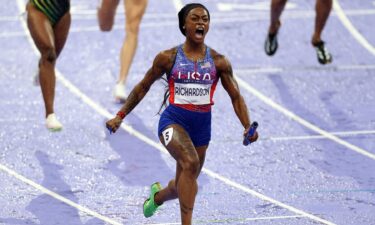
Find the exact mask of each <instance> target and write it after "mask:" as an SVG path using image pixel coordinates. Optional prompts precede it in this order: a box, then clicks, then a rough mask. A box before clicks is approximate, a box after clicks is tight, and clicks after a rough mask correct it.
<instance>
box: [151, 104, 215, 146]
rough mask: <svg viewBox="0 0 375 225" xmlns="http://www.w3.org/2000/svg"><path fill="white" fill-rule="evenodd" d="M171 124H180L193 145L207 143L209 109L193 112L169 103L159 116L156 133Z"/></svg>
mask: <svg viewBox="0 0 375 225" xmlns="http://www.w3.org/2000/svg"><path fill="white" fill-rule="evenodd" d="M171 124H178V125H180V126H182V127H183V128H184V129H185V130H186V132H187V133H188V134H189V136H190V138H191V140H192V141H193V144H194V146H195V147H199V146H203V145H208V144H209V142H210V140H211V111H210V112H194V111H190V110H186V109H183V108H181V107H178V106H175V105H172V104H170V105H169V106H168V107H167V108H166V109H165V110H164V112H163V113H162V114H161V116H160V120H159V127H158V135H159V136H160V135H162V132H163V130H164V129H165V128H166V127H167V126H169V125H171Z"/></svg>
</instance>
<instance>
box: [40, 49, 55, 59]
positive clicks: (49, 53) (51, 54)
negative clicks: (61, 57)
mask: <svg viewBox="0 0 375 225" xmlns="http://www.w3.org/2000/svg"><path fill="white" fill-rule="evenodd" d="M40 53H41V56H42V58H41V60H42V63H43V62H49V63H55V62H56V58H57V55H56V49H55V48H54V47H53V46H45V47H42V48H41V49H40Z"/></svg>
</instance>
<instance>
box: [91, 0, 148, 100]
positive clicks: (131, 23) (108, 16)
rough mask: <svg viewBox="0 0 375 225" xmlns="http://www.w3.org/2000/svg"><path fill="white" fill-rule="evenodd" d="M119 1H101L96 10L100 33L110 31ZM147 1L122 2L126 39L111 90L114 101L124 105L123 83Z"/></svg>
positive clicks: (136, 43)
mask: <svg viewBox="0 0 375 225" xmlns="http://www.w3.org/2000/svg"><path fill="white" fill-rule="evenodd" d="M119 1H120V0H102V1H101V4H100V6H99V8H98V21H99V27H100V30H102V31H110V30H111V29H112V26H113V23H114V19H115V14H116V9H117V5H118V4H119ZM147 1H148V0H124V9H125V31H126V37H125V39H124V42H123V44H122V48H121V52H120V72H119V76H118V80H117V84H116V86H115V88H114V89H113V95H114V97H115V100H116V101H117V102H120V103H124V102H125V100H126V97H127V93H126V91H125V83H126V79H127V77H128V73H129V70H130V66H131V63H132V61H133V58H134V55H135V51H136V49H137V45H138V33H139V25H140V23H141V20H142V17H143V14H144V13H145V10H146V6H147Z"/></svg>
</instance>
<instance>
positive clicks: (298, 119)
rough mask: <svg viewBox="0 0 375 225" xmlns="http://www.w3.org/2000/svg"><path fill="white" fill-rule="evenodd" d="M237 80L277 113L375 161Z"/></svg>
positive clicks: (370, 154)
mask: <svg viewBox="0 0 375 225" xmlns="http://www.w3.org/2000/svg"><path fill="white" fill-rule="evenodd" d="M236 80H237V81H238V84H239V85H240V86H242V87H243V88H244V89H245V90H246V91H248V92H250V93H252V94H253V95H255V96H256V97H258V98H259V99H260V100H262V101H263V102H264V103H266V104H267V105H269V106H271V107H272V108H274V109H276V110H277V111H279V112H281V113H283V114H284V115H286V116H287V117H289V118H291V119H293V120H295V121H296V122H298V123H300V124H301V125H303V126H305V127H306V128H308V129H310V130H312V131H315V132H316V133H318V134H320V135H323V136H324V137H326V138H328V139H330V140H332V141H334V142H336V143H338V144H340V145H343V146H345V147H346V148H348V149H350V150H353V151H355V152H357V153H359V154H362V155H364V156H366V157H368V158H370V159H373V160H375V155H374V154H372V153H370V152H368V151H366V150H364V149H362V148H360V147H357V146H355V145H353V144H350V143H349V142H347V141H344V140H342V139H340V138H338V137H336V136H335V135H333V134H331V133H329V132H327V131H325V130H323V129H321V128H319V127H317V126H315V125H313V124H311V123H310V122H308V121H306V120H304V119H303V118H301V117H299V116H297V115H296V114H295V113H293V112H291V111H289V110H288V109H286V108H284V107H282V106H281V105H279V104H277V103H276V102H274V101H273V100H272V99H270V98H269V97H267V96H265V95H264V94H262V93H261V92H259V91H258V90H256V89H255V88H253V87H252V86H251V85H249V84H248V83H246V82H245V81H244V80H242V79H241V78H239V77H238V76H236Z"/></svg>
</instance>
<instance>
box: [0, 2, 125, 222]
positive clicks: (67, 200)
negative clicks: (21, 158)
mask: <svg viewBox="0 0 375 225" xmlns="http://www.w3.org/2000/svg"><path fill="white" fill-rule="evenodd" d="M17 1H19V0H17ZM0 170H3V171H4V172H7V173H8V174H9V175H11V176H13V177H15V178H17V179H18V180H20V181H22V182H24V183H26V184H28V185H30V186H32V187H34V188H36V189H38V190H40V191H41V192H43V193H44V194H47V195H49V196H51V197H53V198H55V199H57V200H59V201H61V202H64V203H65V204H67V205H70V206H72V207H74V208H76V209H78V210H80V211H82V212H84V213H86V214H88V215H91V216H93V217H96V218H98V219H100V220H103V221H104V222H106V223H109V224H113V225H121V223H119V222H116V221H114V220H112V219H110V218H108V217H106V216H103V215H100V214H99V213H97V212H94V211H92V210H90V209H88V208H86V207H83V206H81V205H78V204H77V203H75V202H73V201H71V200H69V199H67V198H65V197H63V196H61V195H59V194H57V193H55V192H53V191H51V190H49V189H47V188H45V187H43V186H41V185H39V184H37V183H35V182H34V181H32V180H30V179H28V178H26V177H24V176H22V175H20V174H18V173H17V172H15V171H14V170H12V169H9V168H7V167H6V166H4V165H2V164H0Z"/></svg>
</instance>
